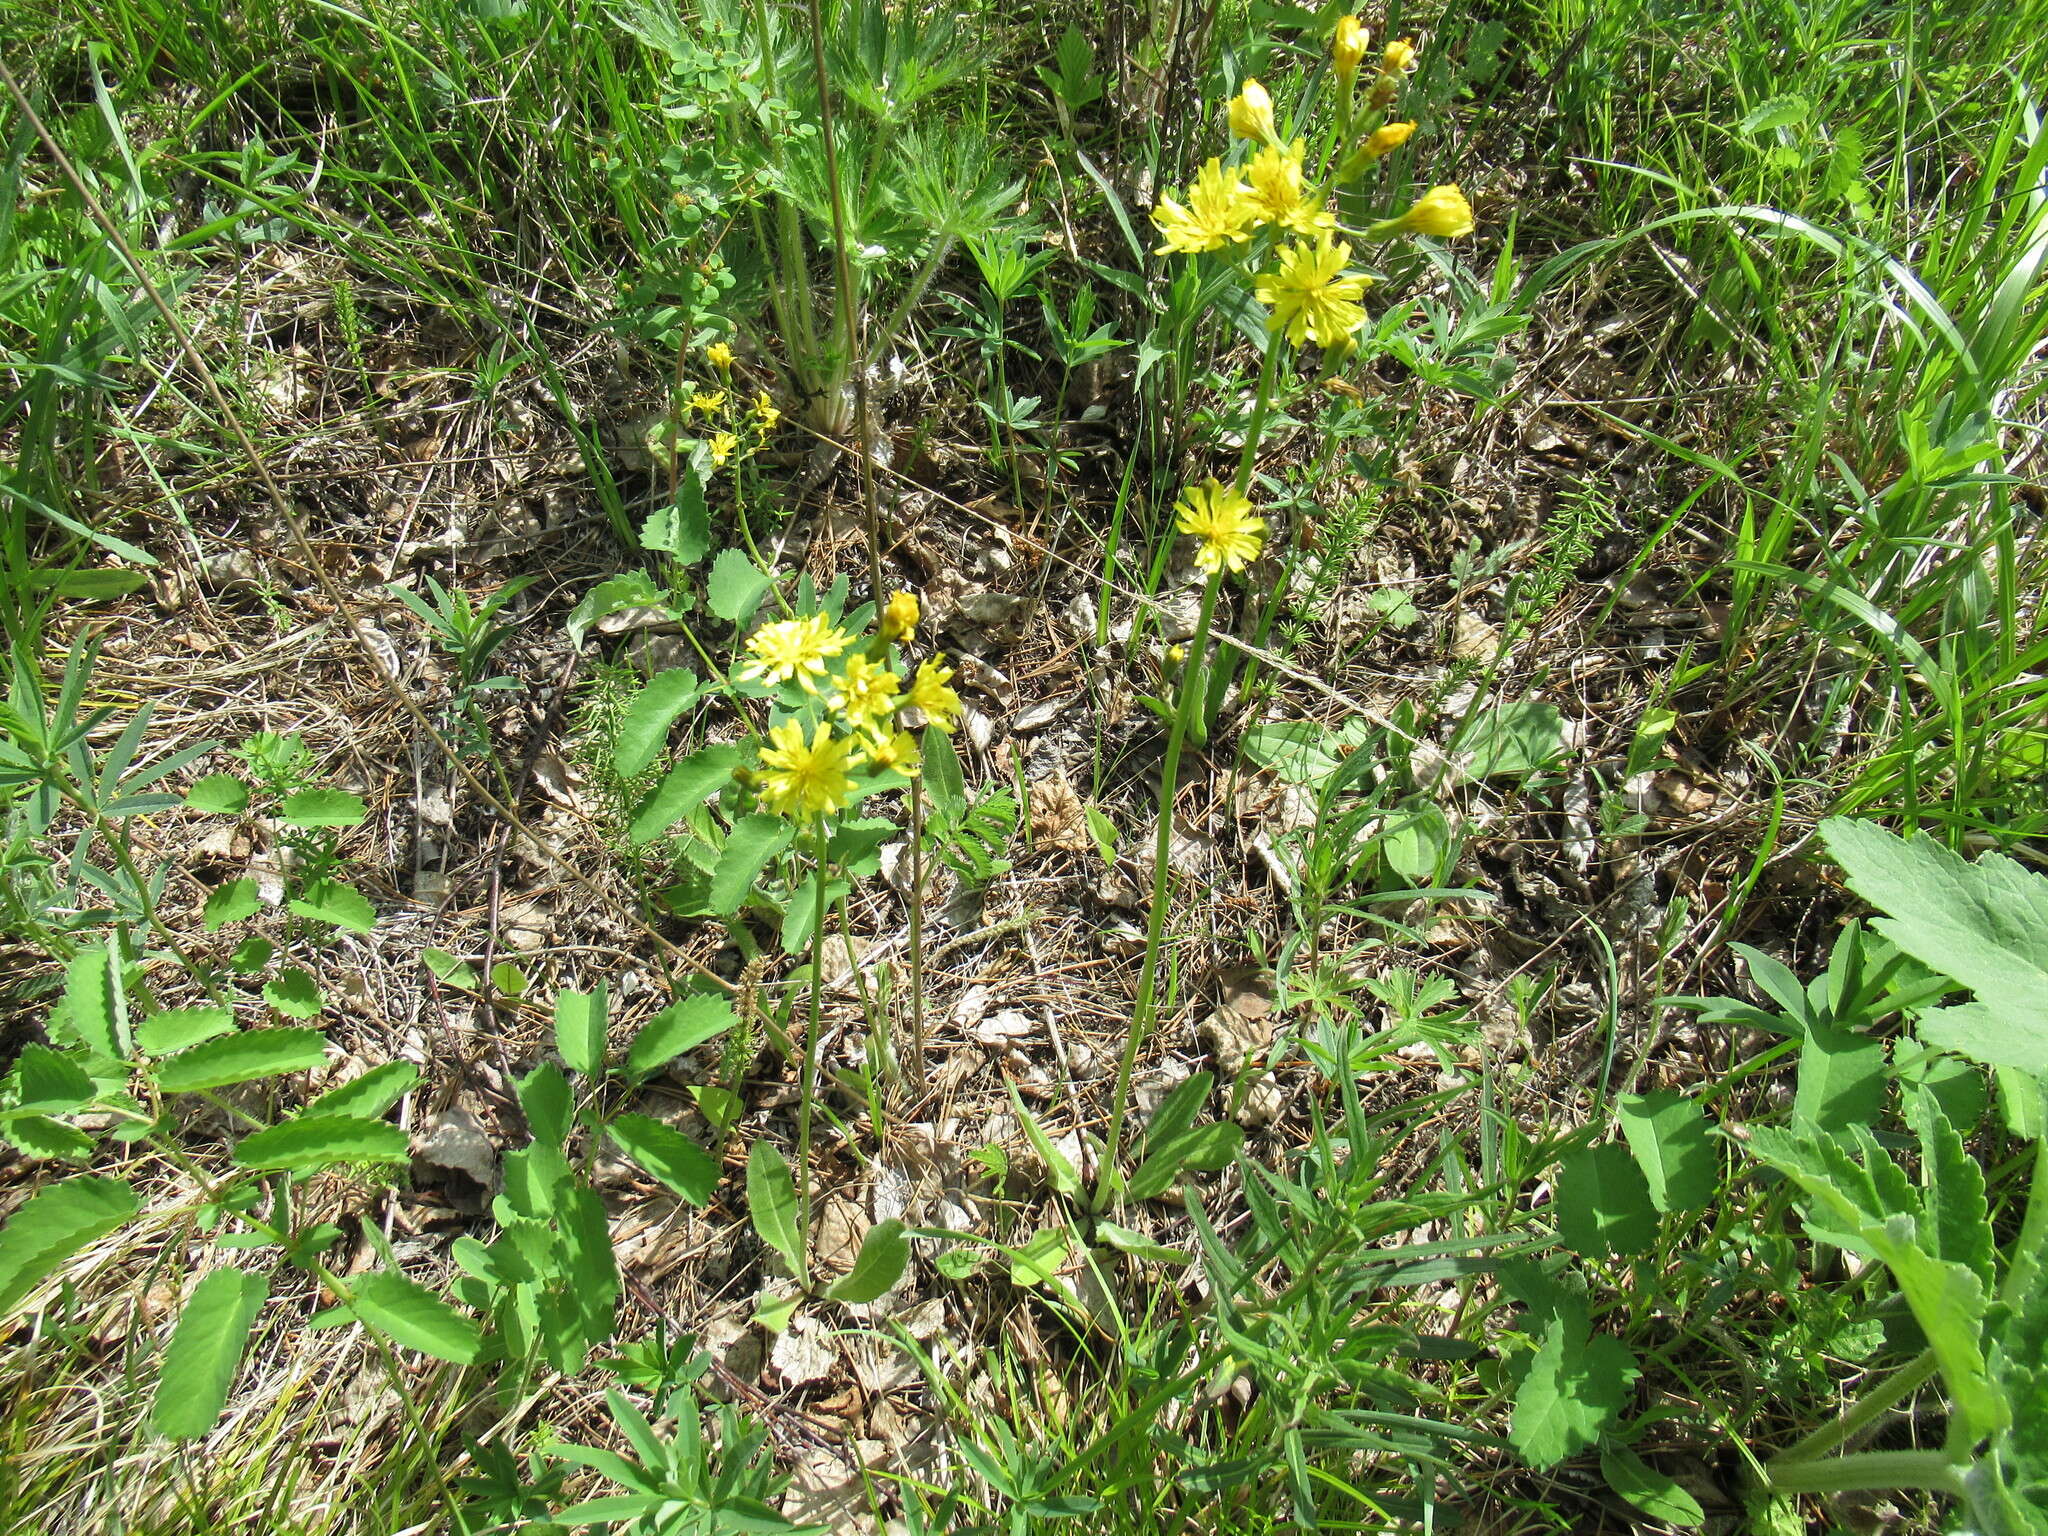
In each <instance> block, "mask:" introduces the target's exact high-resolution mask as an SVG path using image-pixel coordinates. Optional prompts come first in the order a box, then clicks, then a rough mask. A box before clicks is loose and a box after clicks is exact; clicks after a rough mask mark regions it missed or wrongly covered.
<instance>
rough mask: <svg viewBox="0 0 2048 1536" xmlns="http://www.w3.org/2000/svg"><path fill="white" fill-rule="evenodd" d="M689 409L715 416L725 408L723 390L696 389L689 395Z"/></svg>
mask: <svg viewBox="0 0 2048 1536" xmlns="http://www.w3.org/2000/svg"><path fill="white" fill-rule="evenodd" d="M690 409H691V410H693V411H696V412H699V413H700V414H702V415H705V416H716V415H717V414H718V413H719V412H720V411H722V410H724V409H725V391H724V390H722V389H714V390H711V391H709V392H706V391H704V390H701V389H700V390H698V391H697V392H696V393H695V394H693V395H691V396H690Z"/></svg>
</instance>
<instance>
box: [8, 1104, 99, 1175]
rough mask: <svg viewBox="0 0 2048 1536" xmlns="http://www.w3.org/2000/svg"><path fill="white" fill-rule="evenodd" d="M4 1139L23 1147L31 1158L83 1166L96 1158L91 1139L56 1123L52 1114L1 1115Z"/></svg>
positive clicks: (67, 1126)
mask: <svg viewBox="0 0 2048 1536" xmlns="http://www.w3.org/2000/svg"><path fill="white" fill-rule="evenodd" d="M0 1140H5V1141H7V1142H8V1143H10V1144H11V1145H13V1146H15V1147H18V1148H20V1149H21V1150H22V1151H23V1152H25V1153H26V1154H27V1155H28V1156H30V1157H41V1158H57V1159H60V1160H62V1161H65V1162H73V1163H82V1162H84V1161H86V1160H87V1159H88V1158H90V1157H91V1156H92V1148H93V1143H92V1138H91V1137H90V1136H88V1135H86V1134H85V1132H83V1131H81V1130H80V1129H78V1127H77V1126H75V1125H67V1124H65V1123H64V1122H63V1121H62V1120H52V1119H51V1118H50V1117H49V1116H48V1115H28V1114H21V1113H19V1112H16V1113H12V1114H6V1115H0Z"/></svg>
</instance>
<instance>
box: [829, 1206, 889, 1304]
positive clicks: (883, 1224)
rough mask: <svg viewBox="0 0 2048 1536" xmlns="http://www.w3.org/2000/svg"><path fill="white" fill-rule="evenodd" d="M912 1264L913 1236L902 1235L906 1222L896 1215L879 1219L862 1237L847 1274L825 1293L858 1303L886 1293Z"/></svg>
mask: <svg viewBox="0 0 2048 1536" xmlns="http://www.w3.org/2000/svg"><path fill="white" fill-rule="evenodd" d="M909 1265H910V1239H909V1238H907V1237H905V1236H904V1235H903V1223H902V1222H900V1221H898V1220H896V1219H895V1218H894V1217H891V1218H889V1219H888V1220H887V1221H878V1222H876V1223H875V1224H874V1225H873V1226H872V1227H869V1228H868V1233H867V1236H866V1237H864V1238H862V1239H861V1243H860V1255H859V1257H857V1258H856V1259H855V1260H854V1261H853V1268H852V1269H851V1270H849V1271H848V1272H847V1275H846V1278H845V1279H843V1280H841V1281H840V1282H839V1283H838V1284H836V1285H834V1286H833V1287H832V1288H831V1289H830V1290H828V1291H827V1292H826V1293H825V1294H826V1295H827V1296H828V1297H830V1298H831V1299H832V1300H834V1301H846V1302H852V1303H854V1304H855V1305H859V1304H861V1303H863V1302H869V1301H873V1300H874V1299H875V1298H876V1297H878V1296H880V1295H882V1294H884V1293H885V1292H887V1291H888V1289H889V1288H890V1287H891V1286H893V1285H894V1284H895V1283H896V1282H897V1281H898V1280H901V1279H902V1278H903V1271H904V1270H905V1269H907V1268H908V1267H909Z"/></svg>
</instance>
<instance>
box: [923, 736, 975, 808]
mask: <svg viewBox="0 0 2048 1536" xmlns="http://www.w3.org/2000/svg"><path fill="white" fill-rule="evenodd" d="M919 752H920V755H921V756H922V758H923V759H924V788H925V793H926V794H927V795H929V796H930V797H931V802H932V814H933V815H934V816H935V817H936V818H937V819H938V820H939V821H940V822H942V823H943V824H945V825H947V826H958V825H959V823H960V819H961V818H962V817H963V816H965V815H966V814H967V780H966V778H965V776H964V775H962V773H961V771H960V754H959V753H958V752H956V751H954V750H953V738H952V737H951V736H949V735H947V734H946V733H945V732H944V731H942V730H940V729H939V728H938V727H937V726H936V725H928V726H926V727H925V728H924V743H923V745H922V747H921V748H920V749H919Z"/></svg>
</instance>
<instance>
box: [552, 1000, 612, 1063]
mask: <svg viewBox="0 0 2048 1536" xmlns="http://www.w3.org/2000/svg"><path fill="white" fill-rule="evenodd" d="M610 1021H611V1014H610V1010H609V1005H608V1003H607V1001H606V998H605V987H604V983H603V982H602V981H600V982H599V983H598V984H597V985H596V986H595V987H593V988H591V989H590V990H589V991H588V992H567V991H564V992H557V993H556V994H555V1049H556V1050H557V1051H559V1052H561V1054H562V1060H563V1061H565V1062H567V1063H568V1064H569V1070H570V1071H572V1072H581V1073H582V1074H583V1075H584V1076H585V1077H595V1076H596V1075H597V1074H598V1073H600V1072H602V1071H603V1070H604V1054H605V1040H606V1036H607V1033H608V1026H609V1024H610Z"/></svg>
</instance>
